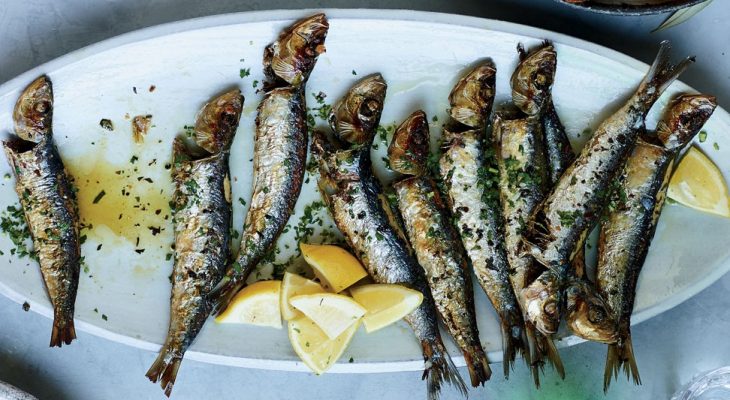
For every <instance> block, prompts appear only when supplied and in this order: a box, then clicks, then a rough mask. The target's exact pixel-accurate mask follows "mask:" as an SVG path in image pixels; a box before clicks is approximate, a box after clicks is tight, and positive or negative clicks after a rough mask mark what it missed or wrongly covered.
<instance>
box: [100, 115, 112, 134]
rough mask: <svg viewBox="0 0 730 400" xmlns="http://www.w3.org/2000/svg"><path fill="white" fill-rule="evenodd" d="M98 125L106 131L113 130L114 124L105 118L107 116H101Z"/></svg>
mask: <svg viewBox="0 0 730 400" xmlns="http://www.w3.org/2000/svg"><path fill="white" fill-rule="evenodd" d="M99 126H101V127H102V128H104V129H106V130H108V131H113V130H114V124H113V123H112V120H110V119H107V118H102V119H101V121H99Z"/></svg>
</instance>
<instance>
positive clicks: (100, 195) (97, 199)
mask: <svg viewBox="0 0 730 400" xmlns="http://www.w3.org/2000/svg"><path fill="white" fill-rule="evenodd" d="M105 195H106V192H105V191H104V189H102V190H101V192H99V194H97V195H96V197H94V201H93V203H94V204H97V203H98V202H99V201H101V199H102V198H103V197H104V196H105Z"/></svg>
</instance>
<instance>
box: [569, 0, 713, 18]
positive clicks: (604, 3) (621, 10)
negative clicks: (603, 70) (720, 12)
mask: <svg viewBox="0 0 730 400" xmlns="http://www.w3.org/2000/svg"><path fill="white" fill-rule="evenodd" d="M557 1H559V2H561V3H563V4H565V5H568V6H571V7H574V8H578V9H581V10H589V11H595V12H599V13H604V14H616V15H644V14H659V13H664V12H669V11H675V10H678V9H680V8H685V7H689V6H693V5H695V4H698V3H702V2H703V1H705V0H557Z"/></svg>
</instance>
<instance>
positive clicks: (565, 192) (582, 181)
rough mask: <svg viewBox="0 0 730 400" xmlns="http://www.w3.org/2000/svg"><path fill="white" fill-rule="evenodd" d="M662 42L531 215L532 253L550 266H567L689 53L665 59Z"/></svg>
mask: <svg viewBox="0 0 730 400" xmlns="http://www.w3.org/2000/svg"><path fill="white" fill-rule="evenodd" d="M669 49H670V45H669V43H668V42H662V44H661V46H660V49H659V53H658V55H657V58H656V60H655V62H654V64H653V65H652V66H651V68H650V70H649V72H648V73H647V75H646V77H645V78H644V80H643V81H642V82H641V84H640V85H639V88H638V90H637V91H636V93H634V95H633V96H632V97H631V98H630V99H629V101H628V102H627V103H626V104H625V105H624V106H623V107H621V108H620V109H619V110H618V111H616V112H615V113H614V114H613V115H612V116H610V117H609V118H608V119H606V120H605V121H604V122H603V123H601V125H600V126H599V127H598V128H597V129H596V132H595V133H594V134H593V136H592V137H591V139H590V140H589V142H588V143H587V144H586V146H585V147H584V148H583V150H582V151H581V153H580V154H579V156H578V157H577V158H576V160H575V161H574V162H573V163H572V164H571V165H570V166H569V167H568V169H567V170H566V171H565V172H564V173H563V175H562V176H561V177H560V179H559V180H558V183H557V185H556V186H555V187H554V188H553V189H552V191H551V192H550V194H549V195H548V196H547V198H546V200H545V202H544V203H543V204H542V206H540V207H538V209H537V210H536V212H535V213H534V214H533V216H532V217H531V218H530V222H529V224H528V229H527V234H526V236H525V237H526V240H527V242H528V243H529V244H530V246H531V253H532V255H533V256H534V257H535V258H536V259H537V260H538V261H539V262H540V263H542V264H543V265H545V266H546V267H548V268H551V269H555V270H560V269H561V268H565V266H566V265H568V263H569V262H570V260H571V259H572V258H573V256H575V253H576V252H577V251H578V247H577V245H578V242H579V240H580V238H581V236H582V235H583V232H584V231H586V230H588V229H589V228H591V226H593V224H594V223H595V222H596V220H597V218H598V216H599V215H600V212H601V210H602V209H603V207H604V206H605V205H606V203H607V201H608V195H607V192H608V189H609V185H610V183H611V182H612V180H613V179H614V177H616V176H617V175H618V174H619V173H620V171H621V168H622V167H623V165H624V164H625V162H626V159H627V158H628V156H629V154H630V153H631V151H632V150H633V148H634V146H635V144H636V141H637V139H638V136H639V133H640V132H641V130H642V127H643V125H644V120H645V118H646V114H647V113H648V112H649V110H650V109H651V107H652V105H653V104H654V102H656V100H657V99H658V98H659V96H660V95H661V94H662V93H663V92H664V90H665V89H666V88H667V87H668V86H669V85H670V84H671V83H672V82H673V81H674V80H675V79H676V78H677V77H678V76H679V74H681V73H682V72H683V71H684V70H685V69H686V68H687V66H688V65H689V64H691V63H692V61H693V59H692V58H688V59H685V60H683V61H682V62H680V63H679V64H677V65H676V66H675V65H671V64H670V63H669V61H668V58H669Z"/></svg>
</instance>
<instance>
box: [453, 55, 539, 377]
mask: <svg viewBox="0 0 730 400" xmlns="http://www.w3.org/2000/svg"><path fill="white" fill-rule="evenodd" d="M495 75H496V69H495V68H494V65H493V64H492V63H491V61H487V62H484V63H482V64H480V65H478V66H477V67H475V68H474V69H472V70H471V71H470V72H469V73H467V74H466V75H465V76H464V77H463V78H461V80H459V82H457V84H456V86H455V87H454V89H453V90H452V93H451V95H450V96H449V100H450V101H451V110H452V112H451V114H452V118H453V119H454V120H453V121H451V123H450V124H448V125H447V127H446V128H445V131H444V148H445V150H444V152H443V154H442V156H441V158H440V160H439V167H440V174H441V179H442V181H443V184H444V187H445V195H446V199H447V202H448V204H449V206H450V209H451V212H452V214H453V219H454V224H455V225H456V229H457V231H458V234H459V236H460V237H461V241H462V243H463V245H464V248H465V250H466V254H467V256H468V259H469V261H470V264H471V267H472V269H473V271H474V273H475V275H476V277H477V280H478V281H479V284H480V286H481V287H482V289H483V290H484V292H485V293H486V294H487V297H489V300H490V301H491V303H492V305H493V306H494V308H495V310H496V311H497V314H498V315H499V318H500V322H501V329H502V347H503V352H504V356H503V359H504V365H503V366H504V374H505V376H508V375H509V370H510V367H511V365H512V364H513V362H514V360H515V357H516V355H517V353H522V354H523V356H524V357H525V359H526V360H527V361H528V363H529V356H530V355H529V353H527V349H528V347H527V338H526V334H525V330H524V323H523V320H522V315H521V311H520V308H519V306H518V304H517V299H516V297H515V294H514V292H513V290H512V286H511V284H510V280H509V264H508V261H507V253H506V248H505V243H504V231H503V229H502V227H503V221H502V214H501V209H500V205H499V189H498V187H497V182H496V181H497V179H498V170H497V165H496V159H495V156H494V148H493V143H492V141H491V140H487V139H486V138H485V136H486V132H485V131H486V123H487V121H488V119H489V112H490V110H491V107H492V104H493V101H494V85H495ZM455 110H456V111H455Z"/></svg>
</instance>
